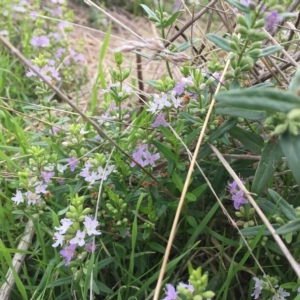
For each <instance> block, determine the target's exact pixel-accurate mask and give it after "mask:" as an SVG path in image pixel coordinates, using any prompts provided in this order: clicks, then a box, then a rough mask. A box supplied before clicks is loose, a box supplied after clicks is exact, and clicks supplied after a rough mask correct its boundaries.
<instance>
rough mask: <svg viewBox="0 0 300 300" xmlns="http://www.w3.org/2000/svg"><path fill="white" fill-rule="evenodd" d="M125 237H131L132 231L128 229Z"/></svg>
mask: <svg viewBox="0 0 300 300" xmlns="http://www.w3.org/2000/svg"><path fill="white" fill-rule="evenodd" d="M125 237H127V238H131V234H130V231H128V230H127V231H126V233H125Z"/></svg>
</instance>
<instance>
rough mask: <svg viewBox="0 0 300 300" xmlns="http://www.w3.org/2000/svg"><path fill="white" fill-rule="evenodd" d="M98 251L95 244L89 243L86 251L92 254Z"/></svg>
mask: <svg viewBox="0 0 300 300" xmlns="http://www.w3.org/2000/svg"><path fill="white" fill-rule="evenodd" d="M96 249H97V247H96V244H95V243H93V242H90V243H87V244H86V251H87V252H89V253H91V252H94V251H95V250H96Z"/></svg>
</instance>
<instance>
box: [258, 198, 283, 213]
mask: <svg viewBox="0 0 300 300" xmlns="http://www.w3.org/2000/svg"><path fill="white" fill-rule="evenodd" d="M257 204H258V206H259V207H260V208H261V209H262V210H263V211H264V212H265V213H268V214H271V215H274V214H279V213H280V210H279V208H278V206H277V205H275V204H274V203H272V202H271V201H269V200H266V199H263V198H258V201H257Z"/></svg>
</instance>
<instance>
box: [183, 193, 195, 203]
mask: <svg viewBox="0 0 300 300" xmlns="http://www.w3.org/2000/svg"><path fill="white" fill-rule="evenodd" d="M185 198H186V199H187V202H195V201H196V200H197V198H196V197H195V195H194V194H192V193H186V195H185Z"/></svg>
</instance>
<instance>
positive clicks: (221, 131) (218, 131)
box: [208, 119, 238, 143]
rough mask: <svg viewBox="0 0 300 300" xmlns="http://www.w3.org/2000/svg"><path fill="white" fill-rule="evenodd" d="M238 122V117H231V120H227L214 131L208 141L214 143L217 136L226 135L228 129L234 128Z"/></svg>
mask: <svg viewBox="0 0 300 300" xmlns="http://www.w3.org/2000/svg"><path fill="white" fill-rule="evenodd" d="M237 122H238V121H237V119H229V120H227V121H225V122H224V123H223V124H222V125H221V126H220V127H218V128H217V129H216V130H215V131H213V133H212V134H211V136H210V137H209V139H208V142H209V143H212V142H213V141H215V140H216V139H217V138H219V137H221V136H222V135H224V134H225V133H226V132H227V131H228V130H230V129H231V128H233V127H234V126H235V125H236V124H237Z"/></svg>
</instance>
